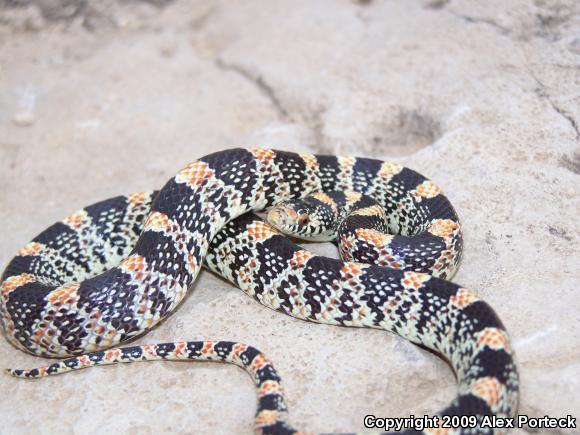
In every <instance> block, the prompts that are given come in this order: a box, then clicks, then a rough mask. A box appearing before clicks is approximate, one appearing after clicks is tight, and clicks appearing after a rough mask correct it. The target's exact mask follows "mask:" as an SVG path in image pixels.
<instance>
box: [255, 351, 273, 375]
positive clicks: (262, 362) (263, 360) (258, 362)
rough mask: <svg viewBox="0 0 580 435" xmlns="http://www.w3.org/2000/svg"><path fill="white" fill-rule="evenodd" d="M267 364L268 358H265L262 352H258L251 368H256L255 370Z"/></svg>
mask: <svg viewBox="0 0 580 435" xmlns="http://www.w3.org/2000/svg"><path fill="white" fill-rule="evenodd" d="M268 364H270V361H269V360H268V358H266V356H265V355H264V354H259V355H258V356H256V358H254V360H253V361H252V370H256V371H257V370H260V369H262V368H264V367H265V366H267V365H268Z"/></svg>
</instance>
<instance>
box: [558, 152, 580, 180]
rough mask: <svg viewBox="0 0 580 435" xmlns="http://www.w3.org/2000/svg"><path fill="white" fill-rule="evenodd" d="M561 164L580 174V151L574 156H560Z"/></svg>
mask: <svg viewBox="0 0 580 435" xmlns="http://www.w3.org/2000/svg"><path fill="white" fill-rule="evenodd" d="M560 166H561V167H563V168H566V169H568V170H569V171H571V172H574V173H575V174H578V175H580V153H578V152H576V153H574V154H573V155H572V157H570V156H568V155H566V154H564V155H563V156H562V157H560Z"/></svg>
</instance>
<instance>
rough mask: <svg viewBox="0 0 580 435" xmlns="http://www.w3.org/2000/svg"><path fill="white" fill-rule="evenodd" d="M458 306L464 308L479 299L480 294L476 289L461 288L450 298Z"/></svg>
mask: <svg viewBox="0 0 580 435" xmlns="http://www.w3.org/2000/svg"><path fill="white" fill-rule="evenodd" d="M449 300H450V301H451V303H452V304H453V305H455V306H456V307H459V308H463V307H466V306H467V305H470V304H472V303H474V302H477V301H478V300H479V295H478V294H477V292H476V291H474V290H469V289H466V288H460V289H459V290H457V293H455V295H453V296H451V297H450V298H449Z"/></svg>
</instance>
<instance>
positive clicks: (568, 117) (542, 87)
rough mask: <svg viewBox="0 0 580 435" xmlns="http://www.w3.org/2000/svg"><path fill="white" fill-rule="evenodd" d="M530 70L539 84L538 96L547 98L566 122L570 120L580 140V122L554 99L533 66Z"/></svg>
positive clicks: (569, 122)
mask: <svg viewBox="0 0 580 435" xmlns="http://www.w3.org/2000/svg"><path fill="white" fill-rule="evenodd" d="M528 70H529V72H530V75H531V76H532V78H533V79H534V81H535V82H536V84H537V85H538V88H537V89H536V95H538V97H540V98H541V99H543V100H546V101H547V102H548V104H550V106H551V107H552V109H553V110H554V111H555V112H556V113H557V114H558V115H560V116H561V117H562V118H564V119H565V120H566V122H568V124H569V125H570V127H571V128H572V129H573V130H574V133H575V136H576V140H578V141H580V128H579V127H578V123H577V122H576V120H575V119H574V118H573V117H572V115H570V114H569V113H568V112H567V111H566V110H564V109H562V108H561V107H560V106H559V105H558V104H557V103H556V102H555V101H554V99H553V98H552V96H551V95H550V93H549V92H548V89H547V87H546V85H545V84H544V83H543V82H542V81H541V80H540V79H539V78H538V77H537V76H536V74H534V72H533V71H532V70H531V68H528Z"/></svg>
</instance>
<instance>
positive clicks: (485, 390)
mask: <svg viewBox="0 0 580 435" xmlns="http://www.w3.org/2000/svg"><path fill="white" fill-rule="evenodd" d="M502 389H503V386H502V385H501V382H500V381H498V380H497V379H496V378H493V377H491V376H486V377H485V378H481V379H478V380H477V381H475V382H474V383H473V384H472V385H471V394H473V395H474V396H477V397H479V398H480V399H482V400H485V402H486V403H487V404H488V405H489V407H490V408H493V406H494V405H495V404H496V403H497V401H498V400H499V397H500V395H501V392H502Z"/></svg>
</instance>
